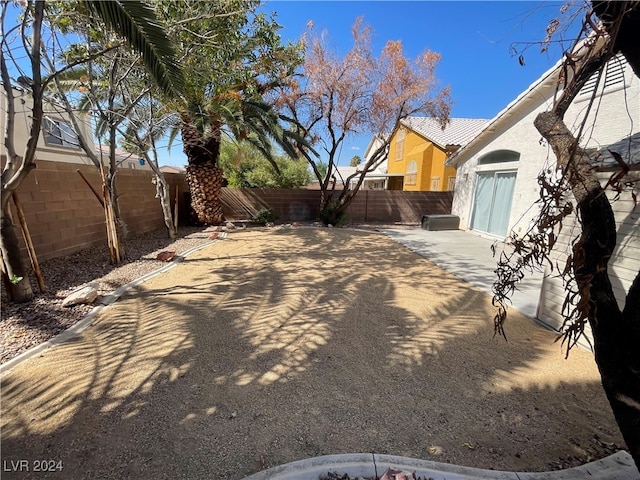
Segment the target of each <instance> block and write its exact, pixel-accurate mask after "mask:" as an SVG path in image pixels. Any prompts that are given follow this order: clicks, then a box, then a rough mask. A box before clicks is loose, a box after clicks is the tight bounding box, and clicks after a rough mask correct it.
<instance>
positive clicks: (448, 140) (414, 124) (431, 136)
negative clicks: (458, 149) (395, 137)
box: [400, 117, 489, 150]
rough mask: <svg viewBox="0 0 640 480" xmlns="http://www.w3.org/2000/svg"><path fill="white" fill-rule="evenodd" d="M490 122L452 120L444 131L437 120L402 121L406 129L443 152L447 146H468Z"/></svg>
mask: <svg viewBox="0 0 640 480" xmlns="http://www.w3.org/2000/svg"><path fill="white" fill-rule="evenodd" d="M488 122H489V120H488V119H486V118H450V119H449V123H448V124H447V126H446V127H445V128H444V129H443V128H442V126H441V124H440V122H439V121H438V119H437V118H432V117H407V118H405V119H403V120H400V123H401V124H402V125H404V126H405V127H407V128H409V129H410V130H413V131H414V132H416V133H417V134H419V135H421V136H423V137H425V138H426V139H428V140H430V141H431V142H433V143H435V144H436V145H437V146H439V147H440V148H442V149H443V150H444V149H445V148H446V147H447V145H459V146H464V145H466V144H467V143H468V142H469V141H470V140H471V139H472V138H474V137H475V136H476V135H477V134H478V132H480V131H481V130H482V129H483V128H484V127H485V126H486V125H487V123H488Z"/></svg>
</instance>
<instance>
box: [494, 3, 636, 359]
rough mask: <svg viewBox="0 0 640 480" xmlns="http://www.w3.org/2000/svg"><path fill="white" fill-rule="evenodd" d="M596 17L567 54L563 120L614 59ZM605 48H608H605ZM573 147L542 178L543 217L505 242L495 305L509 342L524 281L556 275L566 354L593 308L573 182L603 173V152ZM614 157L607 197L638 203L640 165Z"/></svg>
mask: <svg viewBox="0 0 640 480" xmlns="http://www.w3.org/2000/svg"><path fill="white" fill-rule="evenodd" d="M592 15H593V12H588V13H587V15H586V18H585V21H584V22H583V26H582V30H581V33H580V35H579V36H578V40H580V39H583V40H581V47H580V48H577V46H578V44H579V42H578V40H577V41H576V43H575V44H574V46H573V48H572V53H565V58H564V62H563V63H562V66H561V72H560V76H559V80H558V85H557V89H556V95H557V97H556V98H555V101H554V110H553V112H552V113H553V114H555V115H559V116H560V117H562V116H563V115H564V112H565V111H566V109H567V108H568V106H569V105H570V103H571V101H572V100H573V98H575V96H576V95H577V93H578V92H579V91H580V90H581V88H582V87H583V86H584V84H585V83H586V82H587V81H588V80H589V79H590V78H592V76H593V75H597V76H598V82H599V81H600V77H602V76H603V72H604V70H605V68H606V63H607V61H608V60H609V59H610V58H611V57H612V54H611V51H610V50H609V48H610V43H608V42H609V37H608V34H607V33H606V32H605V31H604V30H602V29H601V28H600V27H599V26H598V25H597V24H596V22H595V21H594V19H593V17H592ZM546 43H548V41H546ZM603 43H604V44H605V47H602V44H603ZM596 91H597V89H594V93H593V95H592V97H591V99H590V101H589V106H588V108H587V113H586V114H585V115H584V117H583V120H582V123H581V126H580V129H579V132H578V135H577V139H582V137H583V132H584V128H585V125H586V122H587V117H588V114H589V111H590V110H591V109H592V107H593V105H595V103H596V100H597V96H596ZM629 142H631V140H629ZM569 148H570V149H571V151H570V152H569V153H570V159H569V161H568V163H567V164H564V165H561V164H560V163H558V164H557V166H556V167H555V168H554V167H550V168H547V169H546V170H545V171H543V172H542V173H541V174H540V175H539V176H538V184H539V185H540V198H539V200H538V201H537V202H536V205H535V206H536V207H537V208H538V210H539V213H538V214H537V216H536V218H535V219H534V221H533V222H532V225H531V226H530V228H529V229H528V230H527V232H526V233H525V234H524V235H523V236H519V235H517V234H515V233H513V232H512V233H511V234H510V236H509V238H508V239H507V241H506V242H505V243H506V245H507V246H508V247H509V249H510V251H509V252H507V251H506V250H505V249H503V250H502V252H501V253H500V255H499V260H498V263H497V268H496V280H495V282H494V285H493V294H494V295H493V304H494V306H496V307H497V313H496V315H495V317H494V334H496V335H501V336H503V337H504V338H505V339H506V333H505V330H504V322H505V321H506V318H507V306H508V304H509V303H510V299H511V297H512V295H513V294H514V292H515V291H516V290H517V288H518V284H519V282H521V281H522V280H523V279H524V277H525V275H526V273H527V272H529V273H530V272H534V271H543V270H544V268H545V266H547V265H548V267H549V270H550V272H551V274H553V275H555V276H557V277H559V278H561V280H562V283H563V286H564V288H565V290H566V295H565V298H564V301H563V305H562V310H561V314H562V316H563V318H564V320H563V324H562V326H561V328H560V333H559V335H558V338H557V339H558V340H561V341H562V344H563V346H566V355H568V354H569V351H570V350H571V348H572V347H574V346H575V345H576V344H577V342H578V341H579V340H580V339H581V338H582V337H583V334H584V331H585V327H586V326H587V325H588V323H589V303H590V291H589V288H579V287H578V285H579V284H582V285H584V286H586V287H588V285H589V282H588V281H587V282H585V281H584V279H582V281H581V282H577V280H576V275H575V269H574V267H575V266H576V265H582V264H583V261H582V260H581V259H580V258H578V257H579V256H580V255H584V253H583V252H584V250H583V249H582V248H581V236H582V234H581V232H582V223H581V218H580V212H579V211H578V209H577V208H576V206H575V205H574V202H575V199H574V197H573V196H572V182H573V187H574V188H575V183H576V178H578V179H580V178H584V177H581V175H583V174H584V173H585V171H590V172H591V173H593V172H594V171H597V170H601V169H602V168H601V167H600V168H599V167H598V160H599V157H600V155H601V154H600V152H590V151H586V150H583V149H581V148H580V147H579V145H578V142H577V141H576V142H575V143H574V144H573V145H570V146H569ZM628 149H629V150H628V151H629V152H630V150H631V143H629V147H628ZM609 153H610V155H611V157H612V158H613V159H614V160H615V162H616V164H617V165H616V167H617V168H615V171H614V173H612V175H611V177H610V178H609V180H608V181H607V182H606V185H604V187H603V189H602V190H603V193H602V194H604V190H610V191H613V192H615V193H616V195H615V198H613V199H612V201H615V200H617V199H618V197H619V196H620V194H621V193H622V192H624V191H626V192H630V194H631V197H632V199H633V201H634V204H635V203H636V199H637V186H638V178H630V176H629V173H630V172H631V171H632V170H634V168H637V164H634V163H633V162H632V159H631V155H628V157H629V159H630V161H631V162H627V161H625V160H624V157H623V155H622V154H621V153H620V152H616V151H611V150H609ZM585 157H588V158H589V162H588V163H589V164H590V166H588V167H587V170H585ZM588 176H592V175H588ZM578 181H579V180H578ZM586 188H587V187H586V186H585V189H586ZM574 212H575V213H576V214H577V215H576V217H577V222H578V228H577V229H576V231H577V232H578V233H576V234H573V233H572V234H571V237H572V239H571V241H570V242H569V243H570V247H571V249H572V252H573V253H569V254H568V258H567V260H566V262H565V263H564V264H562V265H561V264H559V263H558V262H557V261H556V260H554V258H553V257H552V255H551V253H552V250H553V248H554V246H555V245H556V243H557V240H558V237H559V235H560V232H562V231H563V228H565V227H566V223H567V217H569V216H570V215H571V214H573V213H574ZM572 223H573V221H572ZM505 248H506V247H505ZM492 251H493V254H494V256H495V255H496V253H497V252H496V244H494V245H493V246H492ZM585 338H586V337H585Z"/></svg>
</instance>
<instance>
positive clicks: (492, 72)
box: [159, 0, 576, 165]
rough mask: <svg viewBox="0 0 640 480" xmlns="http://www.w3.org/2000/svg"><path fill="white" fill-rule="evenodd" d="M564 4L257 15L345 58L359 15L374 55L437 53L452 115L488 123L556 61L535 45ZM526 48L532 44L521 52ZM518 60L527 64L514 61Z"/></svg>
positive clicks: (178, 157) (388, 4)
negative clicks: (320, 37) (394, 43)
mask: <svg viewBox="0 0 640 480" xmlns="http://www.w3.org/2000/svg"><path fill="white" fill-rule="evenodd" d="M564 3H566V2H557V1H547V2H541V1H533V2H530V1H491V2H489V1H444V2H443V1H425V0H414V1H391V0H380V1H364V0H360V1H343V0H333V1H301V0H268V1H267V2H266V3H265V4H264V5H263V7H261V8H262V10H263V11H264V12H266V13H274V12H275V14H276V20H277V22H278V23H279V24H280V25H281V26H282V30H281V31H280V34H281V36H282V38H283V40H284V41H286V40H291V41H296V40H298V39H299V38H300V36H301V35H302V34H303V33H304V32H305V30H306V28H307V24H308V23H309V21H312V22H313V24H314V29H315V30H316V31H318V32H321V31H324V30H326V32H327V34H328V36H329V38H330V42H331V45H332V46H333V47H334V48H335V50H336V51H337V52H338V53H339V54H344V53H345V52H346V51H348V50H349V48H350V47H351V45H352V43H351V42H352V37H351V26H352V25H353V23H354V21H355V20H356V18H358V17H360V16H363V17H364V21H365V22H366V23H367V24H369V25H371V27H372V28H373V31H374V37H373V48H374V53H375V54H376V55H378V54H379V52H380V50H381V49H382V47H383V45H384V44H385V43H386V42H387V41H388V40H401V41H402V43H403V47H404V53H405V56H407V57H409V58H411V59H413V58H415V57H416V56H417V55H418V54H420V53H421V52H423V51H424V50H425V49H429V50H432V51H435V52H438V53H439V54H440V55H441V56H442V59H441V62H440V65H439V66H438V67H437V69H436V76H437V77H438V78H439V80H440V82H441V86H450V87H451V94H452V97H453V100H454V104H453V108H452V114H451V116H452V117H461V118H486V119H491V118H493V117H494V116H495V115H496V114H497V113H498V112H499V111H501V110H502V109H503V108H504V107H505V106H506V105H507V104H508V103H509V102H511V101H512V100H513V99H515V98H516V97H517V96H518V95H519V94H520V93H521V92H523V91H524V90H526V89H527V87H529V85H531V84H532V83H534V82H535V81H536V80H537V79H538V78H540V76H542V74H543V73H544V72H546V71H547V70H548V69H549V68H551V67H552V66H553V65H554V64H555V63H556V62H557V60H558V59H559V58H560V56H561V54H562V48H561V47H560V46H558V45H552V46H551V47H550V49H549V51H548V52H546V53H541V51H540V46H539V45H536V44H535V42H539V41H541V40H542V39H544V37H545V31H546V28H547V25H548V23H549V20H550V19H552V18H554V17H558V16H559V15H560V9H561V7H562V5H563V4H564ZM565 16H566V15H565ZM561 18H562V17H561ZM575 31H576V29H575V27H574V28H573V30H569V31H568V32H567V33H566V34H565V35H564V37H565V38H566V39H567V42H565V44H564V48H565V49H566V48H568V47H569V45H570V40H572V39H573V34H575ZM528 42H533V44H531V45H530V46H529V47H528V48H525V47H527V45H528ZM514 46H515V47H516V49H517V50H518V53H517V54H515V55H514V54H513V53H512V47H514ZM523 49H524V52H523ZM521 53H522V54H523V57H524V65H521V64H520V62H519V55H520V54H521ZM370 139H371V135H370V134H366V135H359V136H355V137H353V138H350V139H348V141H346V142H345V145H344V146H343V148H342V150H341V152H340V159H339V162H338V164H339V165H348V164H349V161H350V159H351V158H352V157H353V156H354V155H360V156H364V152H365V150H366V148H367V145H368V143H369V141H370ZM159 153H160V157H161V158H160V164H161V165H184V164H185V163H186V158H185V156H184V154H183V153H182V146H181V145H180V144H178V143H177V142H176V144H175V145H174V146H173V148H172V149H171V152H170V153H169V152H159Z"/></svg>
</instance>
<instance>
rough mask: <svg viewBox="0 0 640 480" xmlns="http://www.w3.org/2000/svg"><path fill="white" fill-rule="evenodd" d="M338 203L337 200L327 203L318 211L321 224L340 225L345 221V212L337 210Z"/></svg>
mask: <svg viewBox="0 0 640 480" xmlns="http://www.w3.org/2000/svg"><path fill="white" fill-rule="evenodd" d="M338 206H339V204H338V203H337V202H332V203H328V204H327V205H325V207H324V208H323V209H322V210H321V211H320V222H322V224H323V225H333V226H334V227H340V226H342V225H344V223H345V222H346V221H347V212H346V211H344V210H342V211H340V212H338Z"/></svg>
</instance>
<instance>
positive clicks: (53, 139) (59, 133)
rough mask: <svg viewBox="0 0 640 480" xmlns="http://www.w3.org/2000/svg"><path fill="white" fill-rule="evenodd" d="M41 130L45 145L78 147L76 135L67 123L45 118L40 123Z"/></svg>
mask: <svg viewBox="0 0 640 480" xmlns="http://www.w3.org/2000/svg"><path fill="white" fill-rule="evenodd" d="M42 130H43V132H44V140H45V143H46V144H47V145H59V146H61V147H68V148H79V147H80V142H79V141H78V135H77V134H76V132H75V131H74V130H73V128H72V127H71V125H70V124H68V123H67V122H63V121H62V120H53V119H51V118H45V119H44V122H43V123H42Z"/></svg>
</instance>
